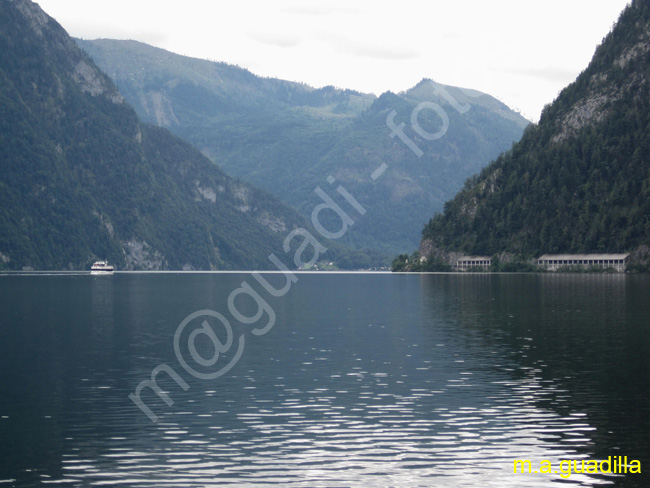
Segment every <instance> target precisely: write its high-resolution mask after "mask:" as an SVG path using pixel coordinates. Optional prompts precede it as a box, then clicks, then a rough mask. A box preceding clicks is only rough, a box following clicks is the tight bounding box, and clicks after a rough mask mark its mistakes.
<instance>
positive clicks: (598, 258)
mask: <svg viewBox="0 0 650 488" xmlns="http://www.w3.org/2000/svg"><path fill="white" fill-rule="evenodd" d="M629 256H630V254H629V253H626V254H544V255H543V256H540V258H539V259H538V260H537V265H538V266H541V267H542V268H544V269H547V270H549V271H557V270H558V269H559V268H564V267H571V266H581V267H585V268H603V269H609V268H612V269H615V270H616V271H618V272H619V273H622V272H623V271H625V267H626V266H627V260H628V258H629Z"/></svg>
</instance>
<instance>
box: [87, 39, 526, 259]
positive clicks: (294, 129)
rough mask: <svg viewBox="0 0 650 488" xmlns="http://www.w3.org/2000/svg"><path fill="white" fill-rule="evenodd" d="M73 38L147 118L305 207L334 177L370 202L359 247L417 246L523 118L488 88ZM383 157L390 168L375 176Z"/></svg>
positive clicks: (358, 228)
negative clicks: (339, 77)
mask: <svg viewBox="0 0 650 488" xmlns="http://www.w3.org/2000/svg"><path fill="white" fill-rule="evenodd" d="M78 43H79V45H80V46H81V47H83V49H85V50H86V51H87V52H88V53H89V54H90V55H91V56H92V57H93V59H94V60H95V62H97V64H98V65H99V66H100V67H101V68H102V69H103V70H104V71H106V73H108V74H109V75H110V76H111V77H112V79H113V80H114V81H115V83H116V84H117V86H118V87H119V89H120V91H121V93H122V94H123V95H124V96H125V98H126V99H127V100H128V101H129V102H130V103H131V104H133V106H134V107H135V108H136V110H137V111H138V113H139V115H140V116H141V117H142V118H143V119H145V120H147V121H149V122H152V123H155V124H157V125H160V126H163V127H166V128H168V129H170V130H171V131H172V132H174V133H175V134H177V135H179V136H181V137H183V138H185V139H187V140H188V141H190V142H192V144H194V145H195V146H196V147H198V148H200V149H201V151H202V152H203V153H204V154H206V155H207V156H208V157H209V158H210V159H211V160H212V161H214V162H215V163H217V164H218V165H219V166H220V167H221V168H223V169H224V170H225V171H226V172H227V173H228V174H230V175H233V176H237V177H240V178H242V179H244V180H246V181H249V182H252V183H254V184H256V185H259V186H260V187H262V188H264V189H266V190H268V191H269V192H272V193H274V194H275V195H276V196H278V197H279V198H281V199H282V200H283V201H284V202H286V203H288V204H290V205H291V206H293V207H294V208H296V209H298V211H299V212H301V213H302V214H303V215H305V216H307V217H308V216H309V215H310V214H311V212H312V209H313V208H314V206H315V205H317V204H318V201H319V200H318V196H317V195H316V194H315V193H314V189H315V188H316V187H317V186H319V185H320V186H326V183H325V182H326V181H327V178H328V177H329V176H332V177H334V178H335V179H336V181H337V183H338V184H341V185H342V186H343V187H344V188H345V189H346V190H347V191H348V192H349V193H350V194H351V195H353V196H354V197H355V199H356V200H357V201H358V202H360V204H362V205H363V207H364V208H365V209H366V211H367V212H366V214H365V215H364V217H363V219H360V220H359V221H358V222H357V223H356V225H355V226H354V229H352V230H351V231H350V232H348V233H347V234H346V235H345V236H344V237H343V238H342V239H341V240H342V241H343V242H345V243H346V244H348V245H350V246H351V247H353V248H357V249H358V248H371V249H375V250H379V251H383V252H388V253H391V254H392V253H395V252H399V251H403V250H404V249H410V248H413V247H415V246H417V243H418V242H419V239H420V229H421V228H422V225H424V224H425V223H426V222H427V220H428V219H429V217H430V216H431V214H432V213H433V212H434V211H436V210H441V209H442V205H443V203H444V202H445V201H446V200H447V199H449V198H451V196H453V195H454V193H455V192H456V191H458V189H460V188H461V186H462V184H463V182H464V181H465V179H466V178H467V177H468V176H469V175H471V174H473V173H475V172H477V171H478V170H480V169H481V168H482V167H484V166H485V165H486V164H487V163H488V162H489V161H490V160H491V159H493V158H495V157H496V156H497V155H498V154H499V153H500V152H501V151H503V150H504V149H507V148H509V147H511V145H512V143H513V142H514V141H516V140H518V139H519V138H520V137H521V134H522V132H523V129H524V127H525V126H526V125H527V124H528V121H527V120H525V119H524V118H523V117H521V116H520V115H519V114H517V113H515V112H513V111H512V110H510V109H509V108H508V107H506V106H505V105H504V104H502V103H501V102H499V101H498V100H496V99H494V98H493V97H490V96H489V95H485V94H483V93H480V92H477V91H473V90H462V89H459V88H455V87H450V86H445V85H441V84H438V83H434V82H432V81H431V80H423V81H421V82H420V83H419V84H418V85H417V86H415V87H414V88H412V89H411V90H408V91H406V92H404V93H400V94H393V93H390V92H388V93H384V94H383V95H381V96H380V97H378V98H377V97H375V96H374V95H368V94H363V93H359V92H355V91H352V90H341V89H337V88H334V87H325V88H321V89H315V88H312V87H309V86H307V85H305V84H299V83H292V82H288V81H282V80H277V79H270V78H261V77H258V76H255V75H253V74H252V73H250V72H249V71H246V70H244V69H241V68H239V67H236V66H231V65H227V64H224V63H216V62H210V61H204V60H198V59H192V58H188V57H183V56H179V55H176V54H173V53H170V52H167V51H164V50H162V49H157V48H154V47H151V46H148V45H146V44H142V43H139V42H135V41H115V40H106V39H104V40H96V41H82V40H79V41H78ZM416 107H420V108H419V109H418V110H417V112H416ZM436 107H437V108H438V111H436ZM414 113H416V115H417V117H416V121H415V123H416V124H419V129H420V134H424V137H423V136H422V135H419V134H418V132H416V130H415V129H416V126H415V125H414V124H413V119H412V117H413V114H414ZM391 114H392V116H391ZM389 116H391V117H392V119H391V121H392V123H393V124H394V125H395V126H399V125H400V123H404V124H406V125H405V128H404V129H403V131H404V132H403V134H404V136H405V137H406V138H408V139H407V140H409V141H411V144H410V147H409V145H407V144H406V143H405V142H404V141H403V140H400V137H401V135H400V136H398V135H397V134H396V133H395V132H394V130H393V129H391V128H389V127H388V125H387V118H389ZM444 118H446V119H447V120H446V122H447V124H448V125H447V126H444V124H445V119H444ZM391 135H392V137H391ZM432 136H433V137H432ZM438 136H440V137H438ZM434 137H435V138H434ZM415 146H417V149H416V152H419V153H416V152H414V151H413V150H412V148H415ZM382 163H385V164H386V165H387V166H388V169H387V171H386V172H385V174H384V175H383V176H382V177H381V178H379V179H376V180H373V179H371V178H370V176H371V175H372V174H373V172H374V171H375V170H376V169H377V168H378V167H379V166H380V165H381V164H382ZM324 219H326V217H324ZM330 225H334V224H333V223H332V224H330Z"/></svg>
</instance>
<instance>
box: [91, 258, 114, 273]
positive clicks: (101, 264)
mask: <svg viewBox="0 0 650 488" xmlns="http://www.w3.org/2000/svg"><path fill="white" fill-rule="evenodd" d="M90 274H92V275H105V274H113V266H111V265H110V264H108V261H95V262H94V263H93V265H92V267H91V268H90Z"/></svg>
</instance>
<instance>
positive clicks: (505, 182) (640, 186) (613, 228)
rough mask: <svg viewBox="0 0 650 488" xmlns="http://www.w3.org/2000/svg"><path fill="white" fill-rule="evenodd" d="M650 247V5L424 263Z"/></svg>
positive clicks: (492, 169) (517, 149)
mask: <svg viewBox="0 0 650 488" xmlns="http://www.w3.org/2000/svg"><path fill="white" fill-rule="evenodd" d="M648 244H650V1H648V0H635V1H633V2H632V3H631V5H630V6H629V7H628V8H627V9H626V10H625V11H624V12H623V13H622V14H621V17H620V19H619V21H618V23H617V24H616V26H615V28H614V29H613V30H612V32H611V33H610V34H609V35H608V36H607V37H606V38H605V39H604V41H603V43H602V44H601V45H600V46H599V47H598V49H597V50H596V53H595V55H594V57H593V60H592V61H591V63H590V65H589V67H588V68H587V69H586V70H585V71H583V72H582V73H581V74H580V76H579V77H578V78H577V79H576V81H575V82H574V83H572V84H571V85H569V86H568V87H567V88H565V89H564V90H563V91H562V92H561V94H560V95H559V96H558V98H557V99H556V100H555V101H554V102H553V103H552V104H551V105H549V106H547V107H546V108H545V110H544V112H543V114H542V116H541V119H540V121H539V124H538V125H536V126H531V127H529V128H528V130H527V131H526V132H525V134H524V136H523V137H522V139H521V141H520V142H519V143H518V144H516V145H515V146H514V147H513V148H512V149H511V150H510V151H508V152H506V153H504V154H502V155H501V156H500V157H499V158H498V159H497V160H496V161H494V162H493V163H492V164H491V165H490V166H488V167H487V168H486V169H484V170H483V171H482V172H481V173H480V175H478V176H475V177H473V178H470V179H469V180H468V181H467V182H466V184H465V187H464V189H463V190H462V191H461V192H460V193H459V194H458V195H457V196H456V197H455V198H454V199H453V200H451V201H449V202H448V203H446V204H445V211H444V213H443V214H439V215H436V216H435V217H434V218H433V219H431V221H430V222H429V224H428V225H427V226H426V227H425V228H424V231H423V241H422V244H421V253H422V254H424V255H432V254H433V255H437V254H440V252H441V251H459V252H464V253H468V254H488V255H493V254H497V253H501V252H509V253H511V254H515V255H519V256H522V257H532V256H536V255H540V254H543V253H565V252H623V251H633V250H635V249H638V248H639V247H640V246H644V245H648ZM641 249H643V248H641Z"/></svg>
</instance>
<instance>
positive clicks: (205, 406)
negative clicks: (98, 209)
mask: <svg viewBox="0 0 650 488" xmlns="http://www.w3.org/2000/svg"><path fill="white" fill-rule="evenodd" d="M295 276H296V279H297V280H296V281H295V282H293V283H290V287H289V288H288V291H287V290H283V291H284V292H286V293H278V292H276V295H278V296H273V294H272V293H271V292H270V291H269V290H267V289H266V288H264V287H263V283H266V284H267V285H268V286H269V289H270V290H281V289H282V287H283V286H284V285H285V284H286V279H285V278H284V276H282V275H280V274H275V275H274V274H269V275H267V274H265V275H263V276H262V278H265V279H266V280H268V283H267V282H266V281H263V283H261V282H258V280H257V279H255V277H254V276H252V275H251V274H249V273H240V274H237V273H116V274H115V275H113V276H89V275H74V274H71V275H66V274H51V275H2V276H0V310H1V311H2V313H1V314H0V439H1V440H2V442H1V443H0V487H2V488H4V487H33V486H46V485H55V486H83V487H90V486H116V487H160V486H169V487H216V486H220V487H221V486H237V487H240V486H243V487H247V486H250V487H261V486H273V485H278V486H286V487H362V486H363V487H388V486H391V487H438V486H441V487H447V486H448V487H490V486H494V487H509V486H512V487H520V486H555V485H557V486H565V487H566V486H616V487H636V486H638V487H641V486H650V480H649V479H648V476H647V475H646V474H645V472H647V470H649V469H650V320H649V317H650V277H649V276H647V275H622V274H522V275H516V274H512V275H500V274H464V275H459V274H424V275H417V274H409V275H403V274H373V273H367V274H363V273H359V274H355V273H341V274H335V273H332V274H329V273H328V274H317V273H313V274H310V273H304V274H296V275H295ZM244 283H245V284H246V286H244V288H242V284H244ZM287 286H288V285H287ZM247 287H249V288H247ZM235 290H240V291H241V290H244V291H241V293H238V294H235V293H234V291H235ZM250 290H254V291H253V292H251V291H250ZM229 297H230V298H231V303H230V305H229ZM233 310H234V313H233ZM152 373H157V374H154V376H155V379H156V384H157V385H158V386H159V387H160V390H159V392H158V393H160V396H159V395H157V394H156V392H155V391H154V390H153V389H152V388H150V387H148V386H146V382H147V380H151V379H152ZM143 382H144V384H143ZM139 385H144V386H143V388H141V391H140V396H139V400H140V402H141V403H140V404H138V403H137V399H138V396H137V395H135V393H136V389H137V388H138V386H139ZM129 395H132V397H133V398H135V399H136V401H134V400H133V399H132V398H130V397H129ZM164 400H167V402H165V401H164ZM168 403H170V404H169V405H168ZM143 405H144V408H141V407H142V406H143ZM147 409H148V412H147ZM153 420H156V421H153ZM610 456H611V457H612V459H616V458H617V457H618V456H627V458H628V464H630V463H631V461H632V460H638V461H639V463H640V465H641V466H642V471H643V472H642V473H641V474H631V473H628V474H627V475H618V474H616V475H615V474H612V473H605V474H602V473H587V472H583V473H576V472H570V473H568V474H567V473H566V472H565V471H562V470H560V469H559V467H560V466H562V465H561V464H560V463H561V462H562V461H564V460H587V461H588V460H597V461H598V462H600V461H603V460H607V459H608V458H609V457H610ZM515 459H520V460H530V461H531V466H532V467H533V470H537V469H538V467H539V466H540V464H541V463H542V462H543V461H547V462H548V463H549V464H550V465H551V466H552V467H553V468H552V469H553V470H555V471H557V472H556V473H553V472H550V473H537V474H535V473H530V474H514V472H513V471H514V469H513V463H514V460H515ZM621 459H622V458H621ZM564 466H565V467H566V466H567V465H564Z"/></svg>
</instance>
